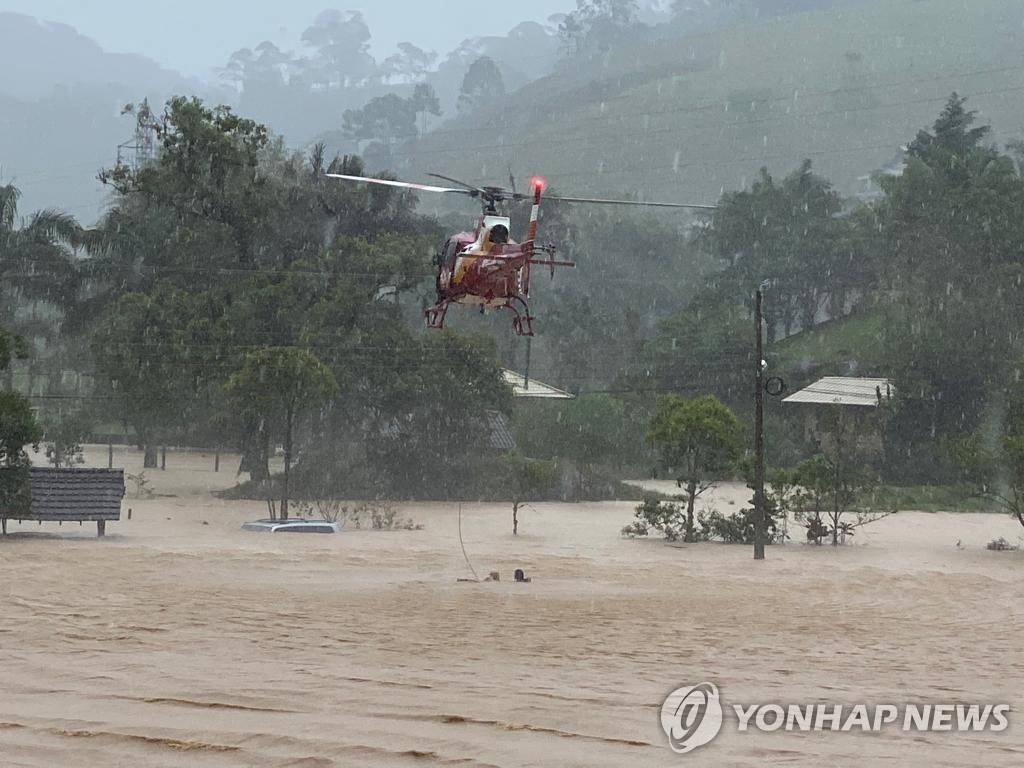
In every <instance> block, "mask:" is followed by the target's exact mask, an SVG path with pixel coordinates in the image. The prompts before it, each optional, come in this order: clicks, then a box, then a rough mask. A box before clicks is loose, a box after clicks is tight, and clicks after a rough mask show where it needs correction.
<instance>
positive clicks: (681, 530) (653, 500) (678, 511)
mask: <svg viewBox="0 0 1024 768" xmlns="http://www.w3.org/2000/svg"><path fill="white" fill-rule="evenodd" d="M652 529H653V530H655V531H657V532H658V533H660V534H661V535H662V536H664V537H665V538H666V539H667V540H668V541H679V540H680V539H681V538H683V537H684V536H685V535H686V509H685V507H683V506H682V505H681V504H676V503H674V502H671V501H663V500H662V499H661V498H660V497H658V496H651V495H645V496H644V500H643V502H642V503H641V504H640V506H638V507H637V508H636V521H635V522H633V523H632V524H631V525H627V526H626V527H625V528H623V529H622V535H623V536H628V537H630V538H635V537H638V536H647V535H649V534H650V532H651V530H652Z"/></svg>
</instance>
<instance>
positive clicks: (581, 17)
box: [558, 0, 640, 54]
mask: <svg viewBox="0 0 1024 768" xmlns="http://www.w3.org/2000/svg"><path fill="white" fill-rule="evenodd" d="M639 10H640V8H639V4H638V3H637V0H576V10H575V11H572V12H571V13H569V14H566V16H565V18H564V19H563V20H562V23H561V24H560V25H559V29H558V31H559V34H560V35H561V37H562V40H563V41H564V42H565V44H566V45H568V46H569V47H570V50H571V52H572V53H574V54H581V53H588V52H604V51H607V50H609V49H610V48H611V47H612V46H613V45H614V44H615V42H616V41H618V40H620V39H621V38H622V37H623V35H624V34H625V33H626V32H628V31H629V30H630V29H632V28H633V27H634V26H635V24H636V17H637V14H638V13H639Z"/></svg>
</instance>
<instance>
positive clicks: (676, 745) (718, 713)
mask: <svg viewBox="0 0 1024 768" xmlns="http://www.w3.org/2000/svg"><path fill="white" fill-rule="evenodd" d="M661 727H662V728H663V729H664V730H665V734H666V735H667V736H668V743H669V746H670V747H672V751H673V752H678V753H679V754H680V755H685V754H686V753H687V752H691V751H693V750H695V749H696V748H697V747H703V746H704V745H705V744H707V743H709V742H710V741H712V740H713V739H714V738H715V737H716V736H717V735H718V732H719V731H720V730H722V703H721V702H720V701H719V699H718V688H716V687H715V686H714V685H712V684H711V683H701V684H700V685H695V686H692V687H690V688H680V689H679V690H677V691H673V692H672V693H670V694H669V696H668V698H667V699H665V703H664V704H662V705H661Z"/></svg>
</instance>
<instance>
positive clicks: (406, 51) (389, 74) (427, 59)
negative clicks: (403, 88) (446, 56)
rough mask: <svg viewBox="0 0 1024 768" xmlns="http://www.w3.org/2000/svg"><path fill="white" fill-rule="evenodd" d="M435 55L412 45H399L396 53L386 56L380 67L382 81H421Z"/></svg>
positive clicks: (433, 61) (432, 64)
mask: <svg viewBox="0 0 1024 768" xmlns="http://www.w3.org/2000/svg"><path fill="white" fill-rule="evenodd" d="M436 61H437V54H436V53H434V52H433V51H424V50H423V49H422V48H418V47H416V46H415V45H413V44H412V43H399V44H398V53H394V54H392V55H391V56H388V57H387V58H386V59H384V61H383V62H382V63H381V65H380V70H379V74H380V76H381V77H382V78H383V79H384V80H393V79H396V78H398V79H402V80H407V81H411V82H415V81H418V80H420V79H422V78H423V77H424V76H425V75H426V74H427V73H428V72H429V71H430V70H431V69H432V68H433V66H434V63H435V62H436Z"/></svg>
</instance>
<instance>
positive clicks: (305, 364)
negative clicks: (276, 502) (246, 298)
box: [226, 347, 338, 520]
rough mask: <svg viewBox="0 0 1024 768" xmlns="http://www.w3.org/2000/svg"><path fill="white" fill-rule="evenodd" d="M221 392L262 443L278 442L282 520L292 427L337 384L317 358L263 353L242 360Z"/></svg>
mask: <svg viewBox="0 0 1024 768" xmlns="http://www.w3.org/2000/svg"><path fill="white" fill-rule="evenodd" d="M226 390H227V393H228V396H229V397H230V399H231V401H232V404H233V406H234V408H235V409H236V410H237V411H238V413H240V414H241V415H243V416H248V417H251V418H254V419H257V420H258V421H259V422H260V423H261V425H262V430H261V432H262V434H263V435H264V436H265V438H266V439H269V438H270V437H271V436H275V437H279V438H280V439H281V441H282V442H283V443H284V478H283V484H282V488H281V508H280V512H281V518H282V519H283V520H287V519H288V502H289V490H290V489H289V479H290V475H291V466H292V460H293V458H294V455H295V428H296V424H297V422H298V420H299V419H300V418H301V417H302V416H303V415H304V414H305V413H306V412H308V411H310V410H312V409H314V408H318V407H320V406H323V405H324V404H325V403H327V402H328V401H329V400H330V399H331V398H332V397H334V396H335V395H336V394H337V391H338V383H337V381H335V379H334V375H333V374H332V373H331V372H330V370H329V369H328V368H327V367H326V366H325V365H324V364H323V363H322V362H320V360H319V359H317V357H316V356H315V355H314V354H312V353H311V352H309V351H308V350H304V349H297V348H295V347H284V348H267V349H261V350H258V351H256V352H252V353H250V354H249V355H247V356H246V358H245V362H244V363H243V365H242V367H241V369H240V370H239V371H238V372H236V373H235V374H234V375H233V376H232V377H231V379H230V381H228V383H227V386H226Z"/></svg>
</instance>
